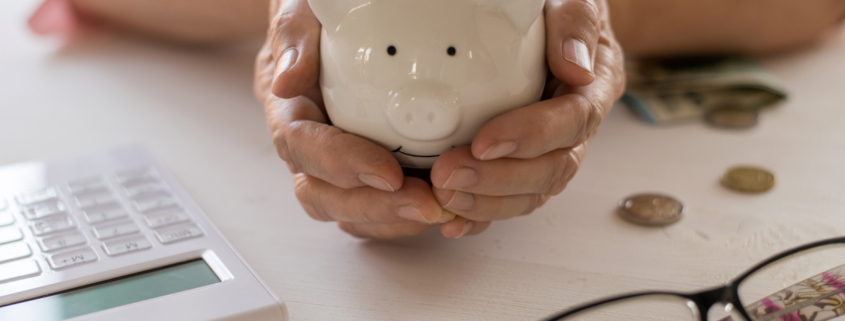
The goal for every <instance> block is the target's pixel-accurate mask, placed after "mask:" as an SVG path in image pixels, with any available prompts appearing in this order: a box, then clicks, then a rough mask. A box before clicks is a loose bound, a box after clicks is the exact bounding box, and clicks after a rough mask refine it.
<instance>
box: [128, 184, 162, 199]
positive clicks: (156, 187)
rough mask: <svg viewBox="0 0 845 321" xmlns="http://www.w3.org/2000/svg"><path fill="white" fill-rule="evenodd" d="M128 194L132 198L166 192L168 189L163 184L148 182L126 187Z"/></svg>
mask: <svg viewBox="0 0 845 321" xmlns="http://www.w3.org/2000/svg"><path fill="white" fill-rule="evenodd" d="M125 189H126V194H127V195H129V197H131V198H139V197H147V196H155V195H160V194H165V192H166V190H165V189H164V187H163V186H161V185H160V184H157V183H146V184H141V185H135V186H128V187H126V188H125Z"/></svg>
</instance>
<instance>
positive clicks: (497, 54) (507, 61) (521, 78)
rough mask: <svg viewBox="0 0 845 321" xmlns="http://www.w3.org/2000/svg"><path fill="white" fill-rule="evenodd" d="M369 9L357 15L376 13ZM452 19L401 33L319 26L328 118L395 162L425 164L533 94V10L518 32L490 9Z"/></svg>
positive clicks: (538, 60) (541, 73) (541, 79)
mask: <svg viewBox="0 0 845 321" xmlns="http://www.w3.org/2000/svg"><path fill="white" fill-rule="evenodd" d="M369 15H372V16H368V15H366V14H363V15H362V17H359V18H360V19H361V20H365V19H370V21H372V19H375V18H378V17H379V15H378V12H373V13H370V14H369ZM456 20H460V21H457V22H456V24H455V25H454V26H452V30H464V31H463V32H462V33H459V34H458V35H455V34H446V33H443V35H439V34H438V31H437V30H433V31H432V30H418V29H424V28H421V26H420V24H424V23H426V22H425V20H421V21H420V23H419V24H417V25H416V29H414V28H411V29H412V30H410V31H409V30H390V28H372V29H370V30H368V31H363V32H362V31H361V30H359V29H362V27H360V26H355V25H354V24H352V23H350V24H352V25H351V26H348V28H347V29H346V30H343V29H342V28H338V30H337V32H333V33H327V32H326V31H325V30H324V31H323V34H322V39H321V55H322V57H321V60H322V62H321V77H320V78H321V79H320V82H321V89H322V94H323V98H324V101H325V106H326V110H327V112H328V114H329V118H330V120H331V122H332V124H333V125H334V126H337V127H338V128H340V129H342V130H344V131H346V132H348V133H352V134H356V135H359V136H362V137H364V138H367V139H369V140H371V141H373V142H376V143H378V144H380V145H382V146H384V148H386V149H387V150H389V151H391V152H392V153H393V154H394V155H395V156H396V158H397V159H398V160H399V163H400V164H402V166H406V167H415V168H430V167H431V166H432V165H433V164H434V162H435V160H436V158H437V156H439V155H440V154H441V153H443V152H444V151H446V150H448V149H450V148H453V147H457V146H462V145H469V144H471V142H472V139H473V137H474V136H475V134H476V133H477V132H478V130H479V129H480V128H481V127H482V126H483V125H484V124H485V123H486V122H487V121H489V120H490V119H492V118H494V117H496V116H498V115H501V114H503V113H505V112H507V111H509V110H512V109H515V108H519V107H523V106H526V105H529V104H531V103H533V102H535V101H537V100H538V99H539V98H540V95H541V94H542V91H543V87H544V85H545V77H546V70H547V69H546V64H545V30H544V22H543V18H542V16H540V17H538V18H537V19H536V20H535V21H534V23H533V24H532V25H531V27H530V28H529V29H528V32H527V33H526V34H520V33H518V32H516V31H515V30H511V29H508V28H509V27H508V25H507V20H505V19H503V17H499V16H497V15H496V13H495V12H493V13H487V14H486V15H483V14H478V13H474V14H473V15H472V17H471V18H469V19H456ZM464 20H467V21H464ZM341 26H343V25H341ZM409 28H410V27H409ZM461 28H463V29H461ZM400 29H401V28H400ZM432 34H435V36H434V38H431V39H428V38H426V37H432V36H431V35H432ZM443 39H445V40H443ZM441 40H442V41H441ZM437 41H440V42H441V43H439V44H438V43H437ZM432 48H433V49H432ZM438 49H439V50H438Z"/></svg>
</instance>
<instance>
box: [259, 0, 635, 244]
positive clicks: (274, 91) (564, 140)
mask: <svg viewBox="0 0 845 321" xmlns="http://www.w3.org/2000/svg"><path fill="white" fill-rule="evenodd" d="M270 12H271V15H272V17H271V23H270V27H269V31H268V33H267V40H266V42H265V44H264V46H263V48H262V49H261V51H260V53H259V54H258V58H257V61H256V72H255V94H256V96H257V98H258V99H259V101H260V102H261V103H262V104H263V105H264V110H265V114H266V117H267V122H268V126H269V128H270V131H271V132H272V135H273V142H274V144H275V146H276V149H277V151H278V154H279V156H280V157H281V158H282V159H283V160H285V162H287V165H288V168H289V169H290V171H291V172H292V173H294V174H295V175H294V184H295V190H296V196H297V198H298V199H299V201H300V203H301V204H302V207H303V208H304V209H305V211H306V212H307V213H308V214H309V215H310V216H311V217H312V218H314V219H316V220H320V221H336V222H338V225H339V227H340V228H341V229H342V230H344V231H346V232H347V233H349V234H352V235H354V236H358V237H374V238H398V237H405V236H413V235H417V234H420V233H422V232H424V231H426V230H428V229H430V228H432V227H434V226H437V224H439V227H440V231H441V233H442V234H443V236H445V237H449V238H458V237H461V236H464V235H474V234H478V233H481V232H483V231H484V230H485V229H487V227H488V226H489V225H490V222H491V221H495V220H504V219H508V218H512V217H515V216H519V215H525V214H528V213H531V212H532V211H533V210H534V209H536V208H538V207H540V206H541V205H543V204H544V203H545V202H546V201H547V200H548V199H549V198H550V197H551V196H552V195H556V194H559V193H560V192H562V191H563V190H564V188H566V185H567V183H568V182H569V181H570V180H571V179H572V177H573V176H574V175H575V173H576V172H577V170H578V168H579V166H580V164H581V162H582V161H583V159H584V156H585V153H586V144H587V141H588V140H589V139H590V138H591V137H592V136H593V134H594V133H595V131H596V129H597V127H598V126H599V124H600V123H601V120H602V119H603V118H604V116H605V115H607V113H608V112H609V111H610V108H611V106H612V105H613V102H614V101H616V100H617V99H618V98H619V97H620V96H621V94H622V92H623V90H624V87H625V75H624V70H623V54H622V50H621V48H620V46H619V44H618V42H617V41H616V39H615V37H614V35H613V31H612V30H611V28H610V24H609V17H608V10H607V4H606V1H605V0H547V3H546V6H545V21H546V33H547V35H546V37H547V44H546V51H547V52H546V58H547V61H548V65H549V69H550V72H551V74H550V75H549V77H548V80H547V84H546V89H545V92H544V94H543V100H542V101H540V102H537V103H533V104H531V105H528V106H525V107H522V108H518V109H515V110H512V111H510V112H507V113H505V114H502V115H500V116H498V117H496V118H493V119H492V120H490V121H489V122H488V123H486V124H485V125H484V126H483V127H482V128H481V130H480V131H479V132H478V134H476V136H475V138H474V139H473V142H472V145H471V146H461V147H457V148H454V149H451V150H449V151H446V152H445V153H443V154H442V155H441V156H440V157H439V158H438V159H437V161H436V162H435V164H434V166H433V167H432V169H431V182H432V184H433V185H434V186H433V187H432V186H429V185H428V184H427V183H426V182H424V181H423V180H421V179H419V178H415V177H405V176H404V175H403V173H402V168H401V167H400V165H399V163H398V162H397V161H396V159H395V158H394V156H393V155H392V154H391V152H390V151H388V150H387V149H385V148H384V147H382V146H380V145H377V144H375V143H373V142H371V141H369V140H367V139H364V138H361V137H358V136H355V135H352V134H348V133H345V132H343V131H342V130H340V129H338V128H336V127H333V126H331V125H329V124H328V115H327V114H326V110H325V106H324V105H323V99H322V94H321V92H320V86H319V84H318V79H319V73H320V70H319V68H320V50H319V46H320V33H321V26H320V22H319V21H318V20H317V18H316V17H315V16H314V13H313V12H312V11H311V8H310V7H309V5H308V2H307V0H273V1H272V3H271V11H270Z"/></svg>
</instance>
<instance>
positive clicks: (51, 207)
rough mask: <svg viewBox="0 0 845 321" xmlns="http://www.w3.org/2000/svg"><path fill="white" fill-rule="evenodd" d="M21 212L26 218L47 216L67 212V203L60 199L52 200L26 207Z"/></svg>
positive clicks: (34, 218) (32, 218)
mask: <svg viewBox="0 0 845 321" xmlns="http://www.w3.org/2000/svg"><path fill="white" fill-rule="evenodd" d="M22 212H23V216H24V217H26V219H28V220H37V219H39V218H43V217H47V216H52V215H56V214H64V213H67V205H65V203H62V202H60V201H54V202H50V203H43V204H38V205H35V206H32V207H29V208H26V209H24V210H23V211H22Z"/></svg>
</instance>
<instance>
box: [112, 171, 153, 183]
mask: <svg viewBox="0 0 845 321" xmlns="http://www.w3.org/2000/svg"><path fill="white" fill-rule="evenodd" d="M115 176H116V177H117V181H118V182H119V183H120V184H121V185H124V186H125V185H133V184H138V183H144V182H150V181H154V180H155V172H154V171H153V170H152V169H151V168H140V169H134V170H129V171H124V172H120V173H117V174H115Z"/></svg>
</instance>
